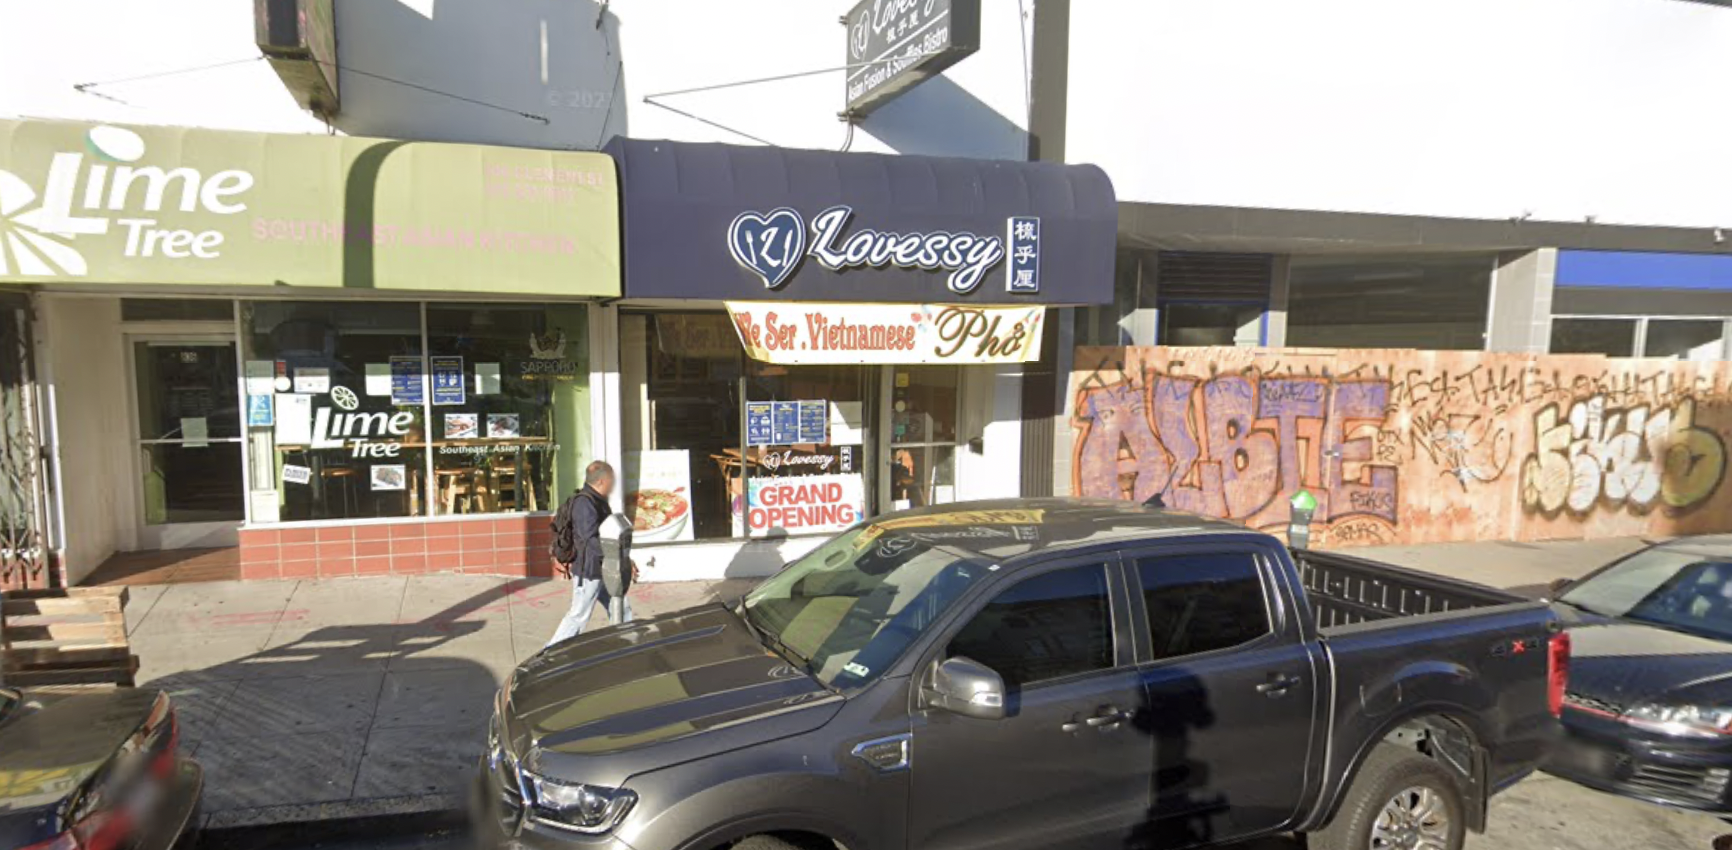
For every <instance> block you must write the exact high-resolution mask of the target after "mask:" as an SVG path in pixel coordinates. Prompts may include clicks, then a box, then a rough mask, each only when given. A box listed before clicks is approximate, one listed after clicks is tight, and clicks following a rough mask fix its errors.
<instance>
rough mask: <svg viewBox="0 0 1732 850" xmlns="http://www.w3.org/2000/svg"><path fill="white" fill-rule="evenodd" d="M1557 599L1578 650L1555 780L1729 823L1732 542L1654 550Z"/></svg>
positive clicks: (1727, 538)
mask: <svg viewBox="0 0 1732 850" xmlns="http://www.w3.org/2000/svg"><path fill="white" fill-rule="evenodd" d="M1559 589H1560V590H1561V591H1562V592H1561V593H1560V594H1559V595H1558V597H1557V601H1558V602H1559V603H1561V604H1560V605H1559V606H1558V607H1559V608H1560V609H1561V611H1562V613H1563V615H1564V616H1565V617H1566V618H1567V620H1566V621H1567V622H1568V623H1569V628H1570V636H1571V640H1572V642H1573V648H1574V651H1573V653H1572V657H1571V664H1570V681H1569V689H1568V693H1567V694H1566V696H1565V699H1564V716H1563V719H1564V728H1565V730H1566V731H1567V733H1568V734H1567V735H1566V737H1565V740H1564V741H1563V742H1562V743H1561V744H1560V745H1559V747H1558V748H1557V750H1556V751H1555V753H1554V755H1553V756H1552V760H1551V762H1550V763H1549V764H1548V765H1547V766H1546V770H1547V772H1549V773H1552V774H1554V775H1557V776H1561V777H1563V778H1565V779H1570V780H1574V781H1576V782H1579V783H1581V784H1583V785H1587V786H1589V787H1592V788H1598V789H1600V790H1603V791H1611V792H1613V793H1617V794H1623V795H1625V796H1629V797H1635V798H1637V799H1641V800H1647V801H1649V802H1653V803H1660V804H1662V805H1667V806H1676V807H1679V808H1686V809H1696V810H1700V811H1705V812H1713V813H1717V814H1732V794H1729V791H1732V788H1729V786H1732V535H1715V536H1705V537H1691V538H1681V539H1679V540H1675V541H1672V542H1669V543H1663V544H1660V545H1657V546H1652V547H1649V548H1647V549H1643V550H1641V551H1639V552H1636V553H1635V554H1633V555H1630V556H1629V557H1627V558H1624V559H1622V560H1620V561H1616V562H1614V563H1612V564H1611V565H1609V566H1606V567H1604V568H1602V569H1600V570H1599V571H1597V572H1595V573H1593V574H1591V575H1589V576H1587V577H1586V578H1583V579H1581V580H1580V581H1577V582H1574V583H1572V584H1564V585H1560V587H1559Z"/></svg>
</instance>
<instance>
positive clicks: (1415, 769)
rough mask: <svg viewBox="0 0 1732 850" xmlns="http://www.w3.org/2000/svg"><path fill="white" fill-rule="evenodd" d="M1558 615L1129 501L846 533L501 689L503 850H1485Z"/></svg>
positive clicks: (1555, 667)
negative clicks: (1259, 845) (1243, 845)
mask: <svg viewBox="0 0 1732 850" xmlns="http://www.w3.org/2000/svg"><path fill="white" fill-rule="evenodd" d="M1568 655H1569V645H1568V638H1567V637H1566V636H1565V635H1564V634H1563V633H1562V632H1560V631H1559V630H1558V627H1557V624H1556V622H1555V620H1554V617H1553V613H1552V611H1551V610H1550V609H1549V608H1548V607H1547V606H1546V605H1544V604H1542V603H1538V602H1526V601H1523V600H1521V599H1519V598H1516V597H1513V596H1509V595H1506V594H1504V593H1501V592H1499V591H1495V590H1491V589H1489V588H1484V587H1480V586H1477V585H1472V584H1465V583H1461V582H1455V581H1450V580H1447V579H1442V578H1438V577H1433V576H1427V575H1422V574H1418V573H1413V572H1408V571H1405V570H1401V569H1398V568H1394V567H1389V566H1385V565H1381V564H1377V563H1374V562H1370V561H1365V560H1361V559H1356V558H1350V557H1345V556H1340V555H1334V554H1325V553H1320V552H1308V551H1300V552H1297V553H1290V552H1289V551H1288V550H1287V549H1286V548H1285V547H1284V546H1283V545H1282V544H1281V542H1280V541H1279V540H1277V539H1275V538H1273V537H1270V536H1268V535H1265V534H1260V533H1256V532H1251V531H1247V530H1245V529H1244V528H1241V527H1239V526H1235V525H1230V524H1227V523H1223V522H1217V521H1213V520H1208V519H1202V518H1199V517H1195V516H1190V515H1186V514H1180V513H1173V512H1167V511H1162V510H1158V509H1154V508H1148V507H1144V506H1139V505H1135V504H1131V503H1126V502H1109V501H1081V500H1062V499H1047V500H1017V501H995V502H975V503H969V504H959V505H951V506H946V507H944V508H939V509H924V510H917V511H910V512H903V513H897V514H891V515H888V516H885V517H881V518H878V519H876V520H874V521H872V522H870V523H867V524H864V525H860V526H857V527H855V528H853V529H850V530H849V531H846V532H844V533H842V534H840V535H838V536H836V537H835V538H833V539H831V540H830V541H828V542H826V543H825V544H824V545H823V546H821V547H819V548H818V549H816V550H815V551H813V552H812V553H811V554H809V555H807V556H805V557H803V558H801V559H799V560H798V561H796V562H794V563H792V564H790V565H788V566H787V567H786V568H784V569H783V570H782V571H781V572H779V573H777V574H776V575H775V576H774V577H772V578H770V579H767V580H765V581H764V583H763V584H761V585H760V586H759V587H758V588H757V589H755V590H753V591H752V592H751V593H750V594H748V595H747V596H746V597H745V598H743V599H741V600H740V601H738V602H736V603H733V604H722V603H718V604H714V605H710V606H707V607H702V608H695V609H691V610H687V611H682V612H679V613H674V614H669V615H666V616H662V617H658V618H655V619H651V620H642V621H638V622H634V623H629V624H627V625H624V626H621V627H616V628H609V629H606V630H603V631H598V632H593V633H590V634H585V635H582V636H580V637H578V638H575V639H572V640H570V641H566V642H564V643H561V644H558V645H556V646H554V647H551V648H549V649H548V650H546V651H544V652H542V653H541V654H540V655H538V656H536V657H534V658H532V659H530V660H529V661H527V662H525V663H524V664H523V665H522V666H520V667H519V668H517V670H515V671H514V672H513V673H512V675H511V677H510V679H509V680H508V681H507V682H506V683H505V686H504V687H503V688H502V689H501V690H500V693H499V698H498V703H497V710H496V712H495V715H494V717H493V719H492V721H491V726H490V732H489V743H488V751H487V754H486V756H485V757H484V759H483V764H482V766H481V770H480V775H479V777H478V779H477V782H476V783H475V794H474V807H475V818H474V819H475V823H476V825H477V827H478V829H479V830H480V831H481V832H482V834H483V835H482V837H483V839H484V840H485V841H486V842H487V843H492V844H506V845H509V846H512V847H590V848H606V850H717V848H728V847H737V848H740V850H790V848H800V849H801V850H813V849H814V848H836V847H840V848H845V850H905V848H922V850H951V848H971V850H973V849H974V848H982V849H984V848H1018V850H1020V849H1021V848H1027V850H1057V849H1058V848H1102V847H1114V848H1118V847H1128V848H1180V847H1193V846H1209V845H1217V844H1223V843H1227V842H1232V841H1237V840H1241V839H1245V838H1251V837H1254V836H1259V835H1265V834H1269V833H1278V832H1288V831H1296V832H1303V833H1310V834H1311V835H1310V841H1311V846H1312V847H1313V848H1318V849H1319V850H1345V848H1354V850H1367V848H1405V850H1457V849H1458V848H1460V847H1461V846H1462V844H1463V841H1464V838H1465V834H1466V832H1467V831H1468V830H1480V829H1483V828H1484V824H1485V818H1486V807H1487V801H1488V799H1489V798H1490V797H1491V795H1492V794H1493V793H1495V792H1497V791H1499V790H1501V789H1503V788H1505V787H1508V786H1509V785H1511V784H1513V783H1515V782H1516V781H1518V780H1520V779H1521V778H1522V777H1524V776H1526V775H1528V774H1529V773H1530V772H1531V771H1533V770H1534V769H1535V767H1536V766H1537V765H1539V764H1540V763H1541V762H1542V761H1543V760H1544V759H1545V758H1546V756H1547V754H1548V751H1549V749H1550V748H1551V746H1552V743H1553V741H1554V740H1555V739H1556V738H1557V737H1558V735H1559V730H1560V726H1559V723H1558V717H1557V715H1558V712H1559V710H1560V708H1561V704H1562V699H1563V690H1564V679H1565V676H1566V668H1567V664H1568Z"/></svg>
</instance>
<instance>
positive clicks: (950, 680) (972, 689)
mask: <svg viewBox="0 0 1732 850" xmlns="http://www.w3.org/2000/svg"><path fill="white" fill-rule="evenodd" d="M921 696H922V697H924V698H925V700H926V704H927V705H928V706H930V707H932V708H937V709H942V710H944V711H948V712H951V713H952V714H960V715H962V716H963V717H973V718H975V719H978V720H999V719H1002V718H1003V717H1004V677H1002V676H1000V675H998V674H997V673H995V672H993V670H992V668H990V667H987V666H986V665H984V664H981V663H980V662H978V661H974V660H972V659H969V658H964V657H962V656H960V655H959V656H957V657H955V658H948V659H945V660H944V661H943V662H941V663H940V664H939V665H938V669H936V670H934V671H933V674H932V687H930V688H922V689H921Z"/></svg>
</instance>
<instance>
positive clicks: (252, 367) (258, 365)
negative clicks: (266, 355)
mask: <svg viewBox="0 0 1732 850" xmlns="http://www.w3.org/2000/svg"><path fill="white" fill-rule="evenodd" d="M246 379H247V395H270V394H271V393H273V392H275V391H276V383H277V364H276V363H274V362H272V361H270V360H248V361H247V363H246Z"/></svg>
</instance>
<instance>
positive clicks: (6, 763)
mask: <svg viewBox="0 0 1732 850" xmlns="http://www.w3.org/2000/svg"><path fill="white" fill-rule="evenodd" d="M178 743H179V727H178V724H177V721H176V719H175V715H174V709H173V708H172V707H170V705H169V699H168V695H167V694H163V693H160V692H157V691H150V690H135V689H133V688H117V689H111V690H64V691H56V690H22V691H20V690H11V689H7V688H0V847H16V848H22V849H23V850H123V849H124V850H163V848H168V847H173V846H175V845H176V844H177V843H178V842H179V841H180V840H181V839H182V838H183V837H184V836H185V835H186V834H187V830H188V827H189V826H190V825H192V824H193V823H194V822H195V821H196V814H197V811H198V803H199V796H200V793H201V792H202V790H203V787H204V781H203V778H202V774H201V772H200V770H199V767H198V765H197V764H195V763H193V762H192V761H189V760H187V759H183V758H181V757H180V755H179V753H178V746H177V745H178Z"/></svg>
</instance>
